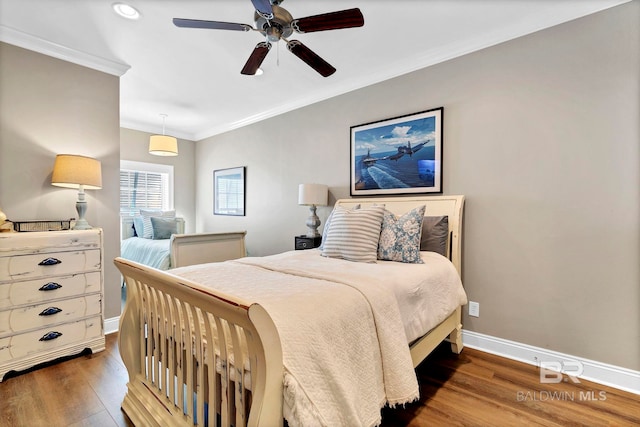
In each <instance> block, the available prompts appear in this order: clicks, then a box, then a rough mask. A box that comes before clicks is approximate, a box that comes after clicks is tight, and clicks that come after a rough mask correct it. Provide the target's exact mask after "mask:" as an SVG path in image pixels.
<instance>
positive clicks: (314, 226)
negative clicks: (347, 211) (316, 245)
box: [306, 205, 322, 237]
mask: <svg viewBox="0 0 640 427" xmlns="http://www.w3.org/2000/svg"><path fill="white" fill-rule="evenodd" d="M309 212H310V213H311V215H309V218H307V223H306V224H307V237H321V236H322V235H321V234H320V233H318V227H319V226H320V218H318V215H316V205H311V206H309Z"/></svg>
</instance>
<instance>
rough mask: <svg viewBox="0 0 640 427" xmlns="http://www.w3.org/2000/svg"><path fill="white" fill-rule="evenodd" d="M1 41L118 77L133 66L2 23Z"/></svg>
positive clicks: (0, 27) (0, 26)
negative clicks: (72, 47)
mask: <svg viewBox="0 0 640 427" xmlns="http://www.w3.org/2000/svg"><path fill="white" fill-rule="evenodd" d="M0 41H2V42H5V43H9V44H12V45H14V46H18V47H21V48H24V49H28V50H32V51H34V52H38V53H42V54H43V55H47V56H51V57H53V58H58V59H62V60H63V61H67V62H71V63H74V64H78V65H82V66H83V67H87V68H91V69H94V70H98V71H102V72H103V73H107V74H112V75H114V76H117V77H121V76H122V75H124V73H126V72H127V70H129V68H131V66H130V65H128V64H124V63H122V62H117V61H112V60H110V59H106V58H102V57H100V56H96V55H92V54H90V53H86V52H81V51H79V50H75V49H71V48H69V47H66V46H63V45H60V44H57V43H53V42H50V41H48V40H45V39H42V38H40V37H36V36H34V35H31V34H27V33H23V32H22V31H18V30H16V29H14V28H11V27H7V26H5V25H0Z"/></svg>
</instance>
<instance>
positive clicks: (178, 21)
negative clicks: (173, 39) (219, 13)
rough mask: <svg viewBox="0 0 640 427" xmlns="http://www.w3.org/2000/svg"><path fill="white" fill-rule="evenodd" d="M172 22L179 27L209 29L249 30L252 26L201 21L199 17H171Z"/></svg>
mask: <svg viewBox="0 0 640 427" xmlns="http://www.w3.org/2000/svg"><path fill="white" fill-rule="evenodd" d="M173 24H174V25H175V26H176V27H181V28H206V29H209V30H232V31H249V30H252V29H253V27H252V26H251V25H247V24H236V23H233V22H220V21H201V20H199V19H182V18H173Z"/></svg>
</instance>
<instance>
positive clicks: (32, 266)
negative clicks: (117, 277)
mask: <svg viewBox="0 0 640 427" xmlns="http://www.w3.org/2000/svg"><path fill="white" fill-rule="evenodd" d="M100 255H101V254H100V249H92V250H83V251H70V252H50V253H38V254H32V255H18V256H12V257H0V282H5V281H9V280H17V279H20V280H21V279H30V278H35V277H51V276H61V275H65V274H71V273H84V272H86V271H91V270H99V269H100V268H101V265H100V264H101V259H100V258H101V256H100Z"/></svg>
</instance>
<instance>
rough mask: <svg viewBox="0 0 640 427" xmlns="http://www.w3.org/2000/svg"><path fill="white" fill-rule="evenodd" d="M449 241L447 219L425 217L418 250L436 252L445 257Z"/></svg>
mask: <svg viewBox="0 0 640 427" xmlns="http://www.w3.org/2000/svg"><path fill="white" fill-rule="evenodd" d="M448 240H449V217H448V216H446V215H444V216H425V217H424V220H423V221H422V237H421V238H420V250H421V251H430V252H437V253H439V254H440V255H442V256H445V257H446V256H447V241H448Z"/></svg>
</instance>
